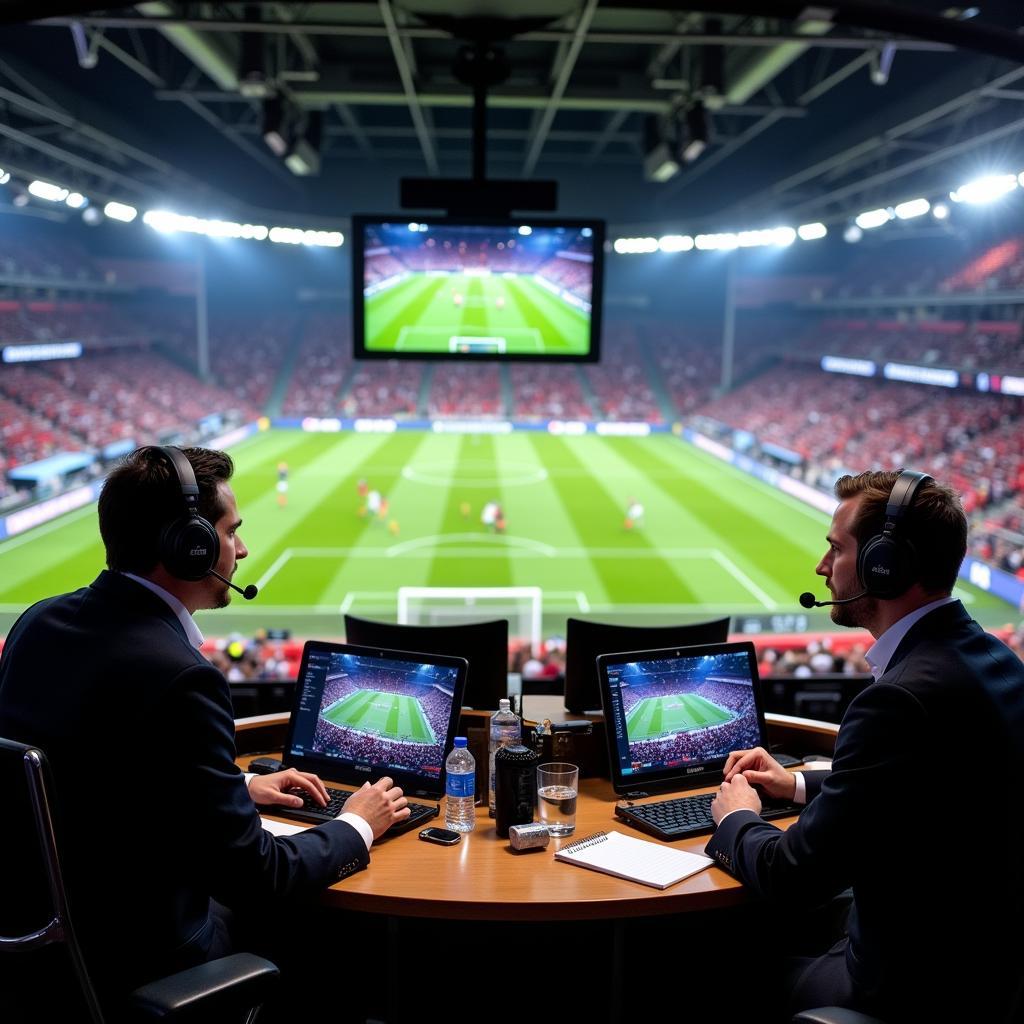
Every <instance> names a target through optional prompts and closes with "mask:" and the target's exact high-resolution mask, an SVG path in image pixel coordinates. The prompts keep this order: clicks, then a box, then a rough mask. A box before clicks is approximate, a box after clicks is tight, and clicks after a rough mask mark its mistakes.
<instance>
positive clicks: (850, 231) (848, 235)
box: [843, 224, 864, 244]
mask: <svg viewBox="0 0 1024 1024" xmlns="http://www.w3.org/2000/svg"><path fill="white" fill-rule="evenodd" d="M863 237H864V232H863V231H861V229H860V228H859V227H857V225H856V224H848V225H847V226H846V230H845V231H844V232H843V240H844V241H846V242H850V243H851V244H853V243H854V242H859V241H860V240H861V239H862V238H863Z"/></svg>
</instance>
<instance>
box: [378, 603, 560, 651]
mask: <svg viewBox="0 0 1024 1024" xmlns="http://www.w3.org/2000/svg"><path fill="white" fill-rule="evenodd" d="M542 607H543V591H542V590H541V588H540V587H399V588H398V622H399V624H400V625H403V626H454V625H458V624H459V623H461V622H480V621H482V620H484V619H508V620H509V627H510V630H509V631H510V633H511V634H512V635H513V636H518V637H526V638H528V639H529V641H530V649H531V651H532V652H533V654H534V655H535V656H538V655H539V654H540V650H541V640H542V637H541V612H542Z"/></svg>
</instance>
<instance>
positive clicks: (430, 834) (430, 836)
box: [420, 828, 462, 846]
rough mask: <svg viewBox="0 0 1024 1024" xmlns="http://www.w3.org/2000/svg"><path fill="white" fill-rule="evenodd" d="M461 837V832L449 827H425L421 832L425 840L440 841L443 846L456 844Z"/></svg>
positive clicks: (429, 841)
mask: <svg viewBox="0 0 1024 1024" xmlns="http://www.w3.org/2000/svg"><path fill="white" fill-rule="evenodd" d="M461 838H462V835H461V833H459V832H453V831H452V830H451V829H448V828H425V829H423V831H422V832H420V839H422V840H423V842H425V843H440V844H441V845H442V846H454V845H455V844H456V843H457V842H458V841H459V840H460V839H461Z"/></svg>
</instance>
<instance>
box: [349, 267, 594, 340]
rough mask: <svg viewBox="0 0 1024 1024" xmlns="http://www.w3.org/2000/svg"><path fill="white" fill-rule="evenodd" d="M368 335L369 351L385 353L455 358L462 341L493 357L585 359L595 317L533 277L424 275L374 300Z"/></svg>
mask: <svg viewBox="0 0 1024 1024" xmlns="http://www.w3.org/2000/svg"><path fill="white" fill-rule="evenodd" d="M456 295H458V296H459V297H460V300H461V301H460V302H459V303H457V302H456V299H455V296H456ZM365 330H366V347H367V348H368V349H370V350H371V351H378V352H394V351H396V350H400V351H416V352H449V351H453V350H455V349H456V348H457V347H458V346H459V344H460V342H459V341H457V340H453V339H462V340H463V342H469V343H471V344H475V345H476V347H477V348H478V349H479V348H485V349H489V350H490V351H500V352H510V353H514V352H534V353H536V352H555V353H561V354H565V353H573V354H575V353H580V354H582V353H584V352H586V351H587V346H588V344H589V330H590V328H589V317H588V316H586V315H585V314H584V313H582V312H581V311H580V310H578V309H575V308H573V307H572V306H570V305H568V304H567V303H566V302H565V301H563V300H562V299H560V298H558V296H556V295H552V294H551V293H550V292H549V291H547V290H546V289H545V288H543V287H541V286H540V285H539V284H537V283H536V282H535V281H534V280H533V279H532V278H531V277H529V276H527V275H520V276H518V277H514V278H513V277H504V276H500V275H497V274H495V275H491V276H489V277H470V276H467V275H464V274H450V275H446V276H443V277H438V276H432V275H428V274H423V273H419V274H412V275H410V276H409V277H408V278H406V280H404V281H402V282H401V283H400V284H397V285H395V286H394V287H393V288H390V289H388V290H387V291H384V292H379V293H377V294H376V295H373V296H371V297H370V299H369V300H368V301H367V303H366V327H365ZM473 339H489V340H486V341H484V340H478V341H476V342H473Z"/></svg>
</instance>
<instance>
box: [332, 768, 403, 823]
mask: <svg viewBox="0 0 1024 1024" xmlns="http://www.w3.org/2000/svg"><path fill="white" fill-rule="evenodd" d="M342 813H343V814H344V813H351V814H358V815H359V817H360V818H362V819H363V820H364V821H365V822H366V823H367V824H368V825H369V826H370V828H371V829H373V838H374V839H380V837H381V836H382V835H384V833H385V832H386V831H387V830H388V829H389V828H390V827H391V826H392V825H393V824H394V823H395V822H396V821H404V820H405V819H406V818H408V817H409V801H408V800H406V799H405V797H404V796H403V795H402V791H401V790H400V789H399V788H398V787H397V786H396V785H394V784H393V783H392V781H391V779H389V778H388V777H387V776H385V777H384V778H383V779H378V780H377V781H376V782H375V783H374V784H373V785H372V786H371V785H370V784H369V783H368V782H366V783H364V784H363V788H362V789H357V790H356V791H355V792H354V793H353V794H352V795H351V796H350V797H349V798H348V799H347V800H346V801H345V806H344V807H343V808H342Z"/></svg>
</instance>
